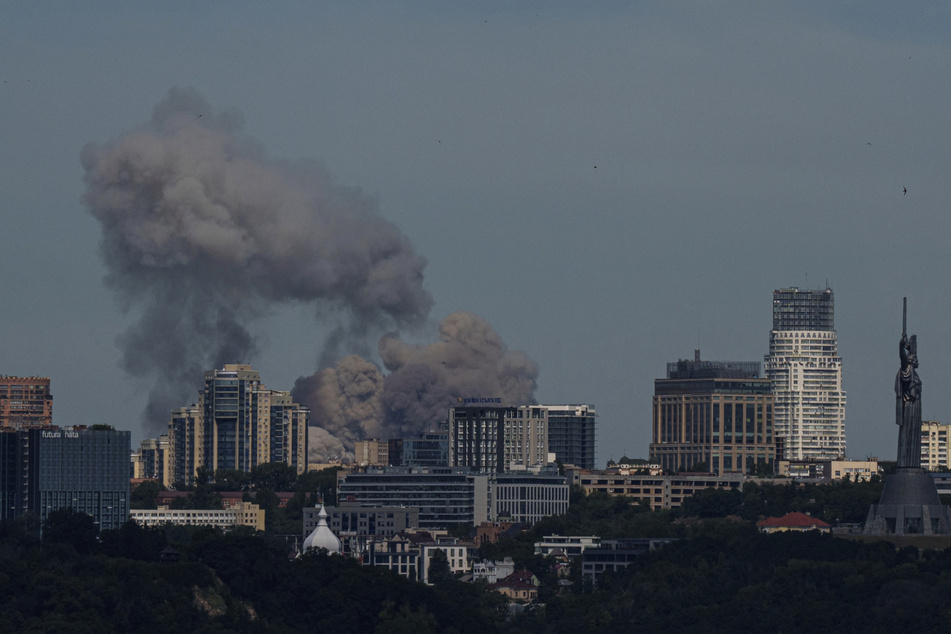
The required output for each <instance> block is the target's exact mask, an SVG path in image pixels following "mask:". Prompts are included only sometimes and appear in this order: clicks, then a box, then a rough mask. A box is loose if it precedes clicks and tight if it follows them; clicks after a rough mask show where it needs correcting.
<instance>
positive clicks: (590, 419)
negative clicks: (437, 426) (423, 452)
mask: <svg viewBox="0 0 951 634" xmlns="http://www.w3.org/2000/svg"><path fill="white" fill-rule="evenodd" d="M448 442H449V464H450V465H451V466H458V467H471V468H473V469H475V470H477V471H479V472H480V473H502V472H504V471H507V470H509V469H511V468H512V466H513V465H522V466H536V465H544V464H548V463H552V462H555V461H556V460H557V461H559V462H561V463H562V464H572V465H575V466H579V467H584V468H592V467H593V466H594V447H595V410H594V407H593V406H591V405H522V406H519V407H474V406H464V407H453V408H450V410H449V439H448Z"/></svg>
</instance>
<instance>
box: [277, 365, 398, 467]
mask: <svg viewBox="0 0 951 634" xmlns="http://www.w3.org/2000/svg"><path fill="white" fill-rule="evenodd" d="M383 380H384V379H383V374H381V373H380V371H379V370H378V369H377V367H376V366H375V365H373V364H372V363H370V362H369V361H366V360H364V359H363V358H361V357H359V356H357V355H349V356H346V357H344V358H343V359H341V360H340V361H339V362H338V363H337V365H336V366H335V367H333V368H325V369H323V370H318V371H317V372H316V373H314V374H313V375H311V376H308V377H302V378H300V379H298V380H297V382H296V383H295V385H294V390H293V395H294V400H295V401H297V402H301V403H304V404H306V405H308V406H309V407H310V420H311V422H312V423H313V424H315V425H317V426H319V427H320V428H321V430H322V431H324V432H325V433H321V434H311V435H310V439H309V446H308V453H309V456H310V457H311V460H316V461H318V462H326V461H328V460H334V459H344V458H346V457H347V453H348V448H349V449H353V446H354V443H356V441H358V440H365V439H367V438H379V437H380V434H381V428H382V419H383V417H382V405H381V396H382V394H383ZM351 455H352V454H351Z"/></svg>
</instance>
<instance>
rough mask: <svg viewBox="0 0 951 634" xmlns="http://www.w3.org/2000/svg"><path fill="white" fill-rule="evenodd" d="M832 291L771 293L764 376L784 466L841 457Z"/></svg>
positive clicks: (840, 403)
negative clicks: (769, 383) (771, 398)
mask: <svg viewBox="0 0 951 634" xmlns="http://www.w3.org/2000/svg"><path fill="white" fill-rule="evenodd" d="M834 315H835V301H834V299H833V295H832V289H831V288H826V289H825V290H799V289H798V288H782V289H779V290H776V291H773V329H772V330H771V331H770V333H769V354H768V355H767V356H766V376H767V378H769V379H770V381H772V384H773V395H774V396H775V399H776V405H775V408H776V409H775V416H774V417H775V426H776V437H777V441H778V442H781V443H782V447H783V457H784V458H786V459H787V460H832V459H835V458H839V457H843V456H845V391H844V390H843V389H842V359H841V358H840V357H839V353H838V346H837V345H836V336H835V327H834Z"/></svg>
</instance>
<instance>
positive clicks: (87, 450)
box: [0, 427, 131, 530]
mask: <svg viewBox="0 0 951 634" xmlns="http://www.w3.org/2000/svg"><path fill="white" fill-rule="evenodd" d="M130 445H131V432H128V431H116V430H114V429H111V428H110V429H87V428H85V427H63V428H60V427H46V428H35V429H21V430H7V431H2V432H0V496H2V499H0V507H2V509H0V519H14V518H16V517H18V516H19V515H21V514H22V513H25V512H27V511H29V512H31V513H33V514H34V516H35V517H36V518H37V520H39V521H40V522H43V521H44V520H46V518H47V517H49V515H50V513H52V512H53V511H57V510H59V509H62V508H70V509H73V510H74V511H78V512H82V513H85V514H87V515H89V516H91V517H92V518H93V521H94V522H95V524H96V527H97V528H99V529H100V530H109V529H116V528H119V527H120V526H121V525H122V524H123V523H125V522H126V521H127V520H128V519H129V452H130V449H131V446H130Z"/></svg>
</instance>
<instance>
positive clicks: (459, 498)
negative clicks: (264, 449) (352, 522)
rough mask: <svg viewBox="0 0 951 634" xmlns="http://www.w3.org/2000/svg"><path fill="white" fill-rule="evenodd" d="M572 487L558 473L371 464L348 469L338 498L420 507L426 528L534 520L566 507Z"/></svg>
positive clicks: (364, 503) (373, 504)
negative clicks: (489, 472)
mask: <svg viewBox="0 0 951 634" xmlns="http://www.w3.org/2000/svg"><path fill="white" fill-rule="evenodd" d="M568 493H569V485H568V482H567V480H566V479H565V478H564V477H563V476H559V475H557V474H554V475H550V474H544V473H519V474H516V473H506V474H498V475H495V474H493V475H487V474H480V473H476V472H474V471H471V470H469V469H465V468H459V467H386V468H368V469H367V471H366V472H365V473H350V474H347V475H345V476H344V477H343V479H341V480H340V481H339V482H338V486H337V496H338V498H339V499H341V500H346V501H347V503H348V504H349V503H355V504H358V505H360V506H366V507H387V506H404V507H415V508H418V509H419V526H420V528H422V529H442V528H446V527H449V526H453V525H458V524H469V525H473V524H475V525H477V524H481V523H482V522H494V521H496V520H499V519H504V520H506V521H511V522H524V523H534V522H536V521H538V520H539V519H541V518H542V517H547V516H549V515H561V514H563V513H565V512H566V511H567V510H568ZM368 512H369V511H368ZM367 519H369V518H367Z"/></svg>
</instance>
